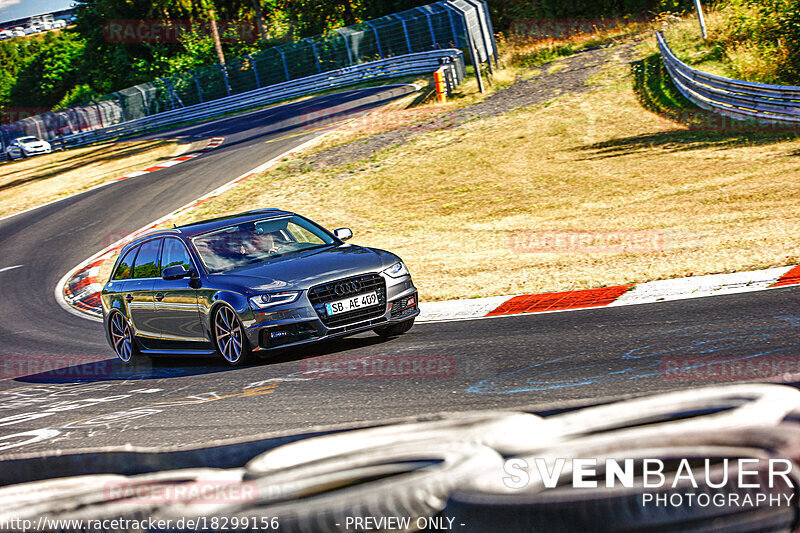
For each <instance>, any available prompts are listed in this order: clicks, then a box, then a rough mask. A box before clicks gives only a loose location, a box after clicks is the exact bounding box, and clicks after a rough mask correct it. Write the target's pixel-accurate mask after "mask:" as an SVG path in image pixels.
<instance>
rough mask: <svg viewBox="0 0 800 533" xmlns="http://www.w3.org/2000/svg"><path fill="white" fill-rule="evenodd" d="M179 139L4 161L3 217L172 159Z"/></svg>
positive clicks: (0, 185)
mask: <svg viewBox="0 0 800 533" xmlns="http://www.w3.org/2000/svg"><path fill="white" fill-rule="evenodd" d="M177 146H178V145H177V144H176V143H172V142H166V141H144V142H135V143H133V142H126V143H115V144H108V145H104V146H92V147H87V148H78V149H75V150H67V151H63V152H54V153H52V154H47V155H40V156H36V157H32V158H30V159H27V160H18V161H14V162H12V163H4V164H2V165H0V217H3V216H7V215H11V214H13V213H17V212H19V211H22V210H24V209H28V208H31V207H35V206H37V205H41V204H43V203H46V202H49V201H51V200H55V199H58V198H60V197H62V196H65V195H68V194H73V193H76V192H80V191H83V190H85V189H88V188H89V187H93V186H95V185H98V184H100V183H104V182H106V181H109V180H112V179H114V178H118V177H120V176H124V175H125V174H127V173H128V172H132V171H135V170H142V169H143V168H146V167H147V166H150V165H152V164H156V163H157V162H159V161H164V160H166V159H170V158H171V157H172V156H173V155H174V154H176V153H177V152H176V150H182V148H181V149H178V148H177Z"/></svg>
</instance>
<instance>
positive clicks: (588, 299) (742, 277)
mask: <svg viewBox="0 0 800 533" xmlns="http://www.w3.org/2000/svg"><path fill="white" fill-rule="evenodd" d="M791 285H800V266H795V267H791V266H789V267H778V268H768V269H765V270H755V271H751V272H736V273H733V274H711V275H708V276H697V277H691V278H677V279H667V280H660V281H648V282H646V283H639V284H635V285H618V286H615V287H602V288H599V289H585V290H577V291H566V292H552V293H545V294H520V295H516V296H493V297H490V298H476V299H472V300H451V301H445V302H428V303H422V304H420V315H419V318H418V321H420V322H447V321H452V320H474V319H477V318H494V317H500V316H512V315H522V314H528V313H553V312H560V311H574V310H578V309H593V308H599V307H617V306H622V305H636V304H646V303H655V302H665V301H670V300H684V299H688V298H702V297H705V296H718V295H722V294H736V293H743V292H753V291H763V290H766V289H776V288H780V287H788V286H791Z"/></svg>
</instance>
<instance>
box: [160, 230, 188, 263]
mask: <svg viewBox="0 0 800 533" xmlns="http://www.w3.org/2000/svg"><path fill="white" fill-rule="evenodd" d="M175 265H183V268H185V269H186V270H191V269H192V268H194V267H193V265H192V259H191V257H189V251H188V250H187V249H186V246H184V244H183V242H181V240H180V239H176V238H175V237H168V238H166V239H164V248H163V250H162V252H161V270H162V271H163V270H164V269H165V268H167V267H171V266H175Z"/></svg>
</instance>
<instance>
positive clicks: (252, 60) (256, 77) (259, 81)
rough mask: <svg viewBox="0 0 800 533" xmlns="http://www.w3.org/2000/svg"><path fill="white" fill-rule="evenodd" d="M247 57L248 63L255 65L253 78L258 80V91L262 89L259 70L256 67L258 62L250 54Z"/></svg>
mask: <svg viewBox="0 0 800 533" xmlns="http://www.w3.org/2000/svg"><path fill="white" fill-rule="evenodd" d="M246 57H247V62H248V63H250V64H251V65H253V76H254V77H255V79H256V89H260V88H261V80H260V79H258V68H257V67H256V60H255V59H254V58H253V54H250V55H248V56H246Z"/></svg>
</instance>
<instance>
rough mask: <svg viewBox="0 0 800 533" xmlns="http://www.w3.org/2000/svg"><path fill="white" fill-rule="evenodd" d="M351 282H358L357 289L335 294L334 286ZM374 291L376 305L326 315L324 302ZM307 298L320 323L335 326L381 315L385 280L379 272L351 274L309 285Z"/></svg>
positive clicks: (382, 312)
mask: <svg viewBox="0 0 800 533" xmlns="http://www.w3.org/2000/svg"><path fill="white" fill-rule="evenodd" d="M351 282H357V283H358V286H359V288H358V290H355V291H353V292H347V293H345V294H337V293H336V287H337V286H339V285H342V284H345V285H347V284H349V283H351ZM370 292H375V293H376V294H377V295H378V305H374V306H371V307H367V308H365V309H356V310H354V311H349V312H347V313H341V314H338V315H332V316H328V313H327V311H326V310H325V304H326V303H329V302H335V301H337V300H344V299H346V298H350V297H352V296H358V295H359V294H367V293H370ZM308 299H309V300H310V301H311V305H313V306H314V310H315V311H316V312H317V315H318V316H319V318H320V320H322V323H323V324H325V327H328V328H336V327H340V326H345V325H349V324H355V323H357V322H363V321H366V320H372V319H374V318H377V317H380V316H383V314H384V313H385V312H386V280H384V279H383V277H381V276H380V275H379V274H364V275H362V276H353V277H350V278H342V279H337V280H335V281H331V282H328V283H323V284H322V285H317V286H315V287H311V289H309V291H308Z"/></svg>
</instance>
